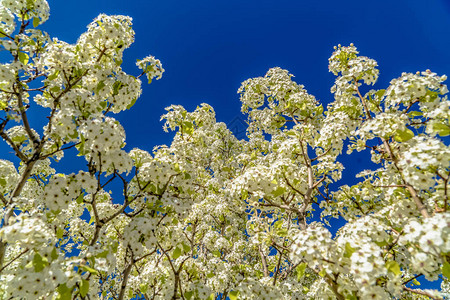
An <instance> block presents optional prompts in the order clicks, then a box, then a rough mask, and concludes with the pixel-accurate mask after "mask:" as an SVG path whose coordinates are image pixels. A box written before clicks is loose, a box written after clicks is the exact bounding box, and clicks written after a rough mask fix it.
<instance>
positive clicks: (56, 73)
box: [47, 70, 59, 81]
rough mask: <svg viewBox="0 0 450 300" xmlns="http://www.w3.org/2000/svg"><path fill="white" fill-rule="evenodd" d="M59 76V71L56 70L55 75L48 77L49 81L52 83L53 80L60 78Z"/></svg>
mask: <svg viewBox="0 0 450 300" xmlns="http://www.w3.org/2000/svg"><path fill="white" fill-rule="evenodd" d="M58 75H59V70H56V71H55V73H53V74H52V75H50V76H48V77H47V79H48V80H50V81H51V80H55V79H56V77H58Z"/></svg>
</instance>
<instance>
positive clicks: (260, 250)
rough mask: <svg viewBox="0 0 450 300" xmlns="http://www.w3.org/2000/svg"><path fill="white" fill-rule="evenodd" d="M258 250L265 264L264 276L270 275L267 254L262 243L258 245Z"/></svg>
mask: <svg viewBox="0 0 450 300" xmlns="http://www.w3.org/2000/svg"><path fill="white" fill-rule="evenodd" d="M258 252H259V255H260V256H261V263H262V266H263V272H264V277H269V269H268V268H267V260H266V256H265V255H264V253H263V252H262V249H261V245H259V246H258Z"/></svg>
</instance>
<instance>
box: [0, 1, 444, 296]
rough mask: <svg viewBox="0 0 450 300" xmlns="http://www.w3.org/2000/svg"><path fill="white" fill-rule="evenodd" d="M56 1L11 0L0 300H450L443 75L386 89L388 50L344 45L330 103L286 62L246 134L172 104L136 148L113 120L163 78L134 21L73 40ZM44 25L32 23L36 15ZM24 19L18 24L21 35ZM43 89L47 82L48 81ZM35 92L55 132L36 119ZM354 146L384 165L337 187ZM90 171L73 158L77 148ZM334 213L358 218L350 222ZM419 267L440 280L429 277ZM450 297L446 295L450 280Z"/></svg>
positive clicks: (260, 93)
mask: <svg viewBox="0 0 450 300" xmlns="http://www.w3.org/2000/svg"><path fill="white" fill-rule="evenodd" d="M48 14H49V8H48V4H47V2H46V1H45V0H27V1H25V0H1V1H0V47H1V48H2V49H3V50H5V52H6V53H10V54H11V56H10V58H11V60H10V61H8V62H4V63H2V64H0V114H1V116H0V117H1V118H0V136H1V138H2V139H3V140H4V142H5V143H6V144H7V145H9V146H10V147H11V151H12V152H13V153H14V154H15V155H16V157H17V158H16V160H15V161H8V160H5V159H0V210H1V214H2V219H1V221H0V299H62V300H65V299H125V298H126V299H137V298H139V299H140V298H143V299H155V300H156V299H186V300H192V299H230V300H235V299H285V300H294V299H405V300H406V299H425V297H426V298H431V299H442V297H443V296H445V295H447V296H448V295H449V291H450V283H449V276H450V238H449V236H450V212H449V206H450V203H449V200H448V197H449V190H450V185H449V180H450V178H449V176H450V175H449V173H450V163H449V162H450V148H449V146H448V143H447V142H448V140H446V139H444V138H443V137H446V136H448V135H449V134H450V125H449V117H450V101H449V100H448V97H447V95H446V94H447V93H448V89H447V86H446V85H445V83H444V82H445V80H446V76H438V75H437V74H435V73H433V72H431V71H429V70H427V71H424V72H419V73H416V74H409V73H404V74H402V75H401V77H399V78H397V79H394V80H392V81H391V83H390V85H389V86H388V87H387V88H386V89H381V90H370V91H368V92H367V93H365V94H364V95H363V94H362V93H361V91H360V87H361V86H362V85H363V84H365V85H373V84H375V82H376V81H377V78H378V75H379V71H378V69H377V63H376V61H375V60H373V59H370V58H367V57H364V56H360V55H359V53H358V51H357V49H356V47H355V46H354V45H353V44H351V45H350V46H348V47H345V46H340V45H339V46H338V47H336V48H335V51H334V53H333V54H332V56H331V58H330V60H329V70H330V71H331V72H332V73H333V74H335V75H336V76H337V78H336V81H335V84H334V86H333V87H332V88H331V91H332V93H333V95H334V101H333V102H332V103H330V104H329V105H328V106H327V108H326V109H325V111H324V107H323V106H322V105H321V104H320V103H319V101H318V100H317V99H316V98H315V97H314V96H313V95H310V94H309V93H308V92H307V90H306V89H305V88H304V86H303V85H301V84H298V83H296V82H295V81H294V80H293V75H292V74H290V73H289V72H288V71H287V70H283V69H281V68H272V69H270V70H269V71H268V72H267V73H266V74H265V76H264V77H257V78H252V79H248V80H246V81H244V82H243V83H242V86H241V87H240V88H239V90H238V93H239V95H240V99H241V102H242V112H243V113H245V114H247V115H248V120H247V122H248V125H249V126H248V130H247V139H244V140H239V139H237V138H236V137H235V136H234V135H233V133H232V132H231V131H230V130H229V129H228V128H227V126H226V125H225V124H224V123H220V122H217V121H216V116H215V112H214V109H213V108H212V107H211V106H209V105H208V104H201V105H200V106H198V107H197V108H196V109H195V110H194V111H192V112H189V111H187V110H186V109H185V108H183V107H182V106H180V105H172V106H170V107H168V108H167V112H166V114H164V115H163V116H162V118H161V119H162V120H164V121H165V123H164V126H163V129H164V130H165V131H169V130H171V131H175V136H174V138H173V141H172V143H171V144H170V145H167V146H158V147H155V148H154V149H153V151H151V152H147V151H144V150H141V149H133V150H131V151H125V150H124V146H125V131H124V128H123V127H122V126H121V124H120V123H119V121H118V120H117V119H115V118H114V117H113V115H112V114H113V113H118V112H120V111H123V110H125V109H130V108H131V107H132V106H133V104H134V103H135V101H136V100H137V99H138V98H139V96H140V95H141V81H140V77H141V76H143V75H144V74H145V75H146V76H147V79H148V81H149V83H150V82H151V81H152V79H154V78H156V79H160V78H161V76H162V74H163V72H164V69H163V68H162V65H161V62H160V61H159V60H158V59H156V58H155V57H153V56H147V57H145V58H144V59H142V60H138V61H137V63H136V66H137V67H138V68H139V69H140V70H141V71H142V72H141V74H140V75H138V76H136V77H135V76H132V75H129V74H126V73H125V72H124V71H123V70H122V68H121V64H122V57H123V51H124V50H125V49H126V48H128V47H129V46H130V45H131V43H132V42H133V41H134V31H133V29H132V22H131V21H132V20H131V18H129V17H125V16H107V15H100V16H99V17H97V18H96V19H95V20H94V21H93V22H92V23H91V24H89V25H88V29H87V32H85V33H83V34H82V35H81V36H80V38H79V39H78V41H77V42H76V43H75V44H68V43H65V42H63V41H60V40H58V39H51V38H50V37H49V36H48V35H47V34H45V33H43V32H41V31H39V30H38V29H30V28H29V27H30V26H31V25H33V26H34V27H36V26H38V25H39V24H41V23H43V22H44V21H45V20H47V18H48ZM28 21H30V22H28ZM17 28H21V30H20V31H21V33H18V32H17ZM36 86H37V87H38V88H36ZM30 102H34V103H36V104H38V105H40V106H42V107H43V108H44V109H46V111H47V112H48V114H47V116H48V117H47V119H45V120H46V124H45V126H44V127H43V130H35V129H33V128H31V127H30V123H29V121H28V115H29V114H32V113H33V112H34V111H33V107H34V106H33V105H29V104H30ZM346 143H348V149H347V153H348V154H351V153H352V152H353V151H354V150H356V151H365V150H367V152H368V155H369V156H371V159H372V161H373V162H374V163H375V164H377V165H378V166H377V168H375V169H374V170H363V171H361V172H360V173H359V174H358V175H357V178H358V179H359V181H358V182H357V183H356V184H355V185H353V186H348V185H341V186H338V185H337V184H336V183H338V181H339V180H340V179H341V176H342V171H343V169H344V166H343V165H342V164H341V163H340V162H339V161H338V157H339V155H340V154H342V152H343V150H344V146H345V145H346ZM70 149H72V150H75V153H76V154H77V155H78V156H81V159H84V162H83V163H82V164H81V166H80V170H77V171H76V172H75V173H71V174H64V173H62V172H60V171H59V169H60V166H59V165H58V162H59V161H60V160H61V159H62V158H63V156H64V155H65V154H66V155H68V154H73V151H70ZM332 218H342V219H344V220H345V221H346V222H345V223H344V224H343V225H342V226H341V227H340V228H339V229H338V228H332V229H338V230H337V232H336V234H334V233H333V232H332V231H330V229H329V227H328V226H327V225H329V224H330V223H331V220H332ZM422 278H425V279H427V280H438V279H440V280H441V282H442V285H441V291H437V290H424V289H419V288H417V285H419V284H420V281H421V280H422ZM446 293H447V294H446Z"/></svg>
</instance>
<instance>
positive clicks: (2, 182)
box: [0, 178, 6, 186]
mask: <svg viewBox="0 0 450 300" xmlns="http://www.w3.org/2000/svg"><path fill="white" fill-rule="evenodd" d="M0 185H1V186H6V179H4V178H0Z"/></svg>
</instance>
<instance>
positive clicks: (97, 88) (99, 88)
mask: <svg viewBox="0 0 450 300" xmlns="http://www.w3.org/2000/svg"><path fill="white" fill-rule="evenodd" d="M105 86H106V84H105V82H104V81H103V80H102V81H100V82H99V83H98V84H97V87H96V88H95V93H97V94H98V92H100V91H101V89H102V88H104V87H105Z"/></svg>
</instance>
